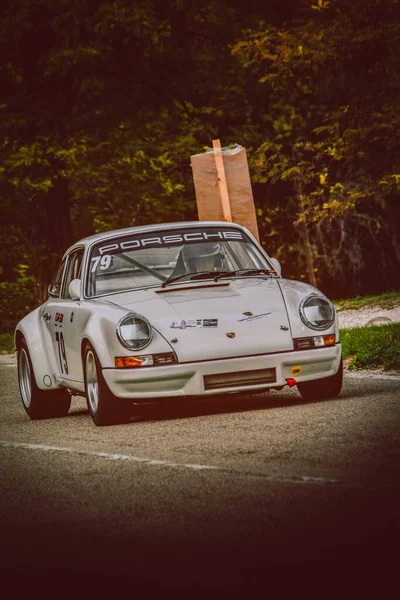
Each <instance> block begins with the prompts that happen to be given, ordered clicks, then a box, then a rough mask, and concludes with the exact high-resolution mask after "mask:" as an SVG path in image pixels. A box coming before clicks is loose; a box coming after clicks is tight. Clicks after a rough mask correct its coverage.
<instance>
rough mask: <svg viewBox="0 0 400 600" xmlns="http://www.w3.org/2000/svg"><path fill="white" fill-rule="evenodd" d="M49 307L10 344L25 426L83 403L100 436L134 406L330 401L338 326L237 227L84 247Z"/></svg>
mask: <svg viewBox="0 0 400 600" xmlns="http://www.w3.org/2000/svg"><path fill="white" fill-rule="evenodd" d="M48 291H49V298H48V300H47V301H46V302H45V303H44V304H42V305H41V306H39V307H38V308H36V309H35V310H33V311H32V312H31V313H29V314H28V315H27V316H26V317H24V318H23V319H22V320H21V321H20V322H19V323H18V325H17V327H16V331H15V346H16V349H17V357H18V379H19V387H20V391H21V397H22V401H23V405H24V408H25V410H26V412H27V413H28V415H29V416H30V417H31V419H43V418H49V417H56V416H63V415H66V414H67V412H68V410H69V407H70V403H71V395H76V394H84V395H85V396H86V398H87V405H88V409H89V412H90V414H91V417H92V419H93V421H94V423H95V424H96V425H108V424H113V423H121V422H124V421H126V420H129V417H130V416H131V413H132V408H133V404H134V403H143V402H154V401H155V400H161V399H167V398H177V397H187V398H190V397H194V396H208V395H211V394H216V393H218V394H222V393H224V394H225V393H226V394H228V393H233V392H249V391H253V392H259V391H260V390H265V389H268V388H273V389H282V388H283V387H284V386H289V387H292V386H294V385H297V388H298V390H299V392H300V394H301V395H302V396H303V398H305V399H310V400H315V399H323V398H329V397H335V396H337V395H338V394H339V393H340V390H341V387H342V379H343V365H342V358H341V354H342V352H341V344H340V342H339V328H338V319H337V316H336V313H335V309H334V307H333V305H332V303H331V302H330V301H329V300H328V299H327V298H326V297H325V296H324V294H322V293H321V292H319V291H318V290H317V289H315V288H314V287H312V286H310V285H307V284H305V283H300V282H297V281H290V280H287V279H283V278H282V277H281V273H280V265H279V263H278V261H277V260H275V259H273V258H270V257H269V256H268V254H267V253H266V252H265V251H264V250H263V248H262V247H261V246H260V244H259V243H258V242H257V241H256V240H255V238H254V237H253V236H252V235H251V234H250V233H249V232H248V231H247V229H245V228H244V227H242V226H241V225H237V224H234V223H226V222H190V223H172V224H163V225H151V226H144V227H134V228H130V229H123V230H119V231H108V232H105V233H101V234H98V235H94V236H91V237H88V238H86V239H84V240H81V241H79V242H77V243H76V244H74V245H73V246H72V247H71V248H69V249H68V250H67V252H66V253H65V255H64V258H63V259H62V261H61V264H60V266H59V268H58V270H57V272H56V275H55V277H54V281H53V282H52V283H51V284H50V286H49V290H48Z"/></svg>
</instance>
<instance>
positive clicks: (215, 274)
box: [161, 271, 236, 288]
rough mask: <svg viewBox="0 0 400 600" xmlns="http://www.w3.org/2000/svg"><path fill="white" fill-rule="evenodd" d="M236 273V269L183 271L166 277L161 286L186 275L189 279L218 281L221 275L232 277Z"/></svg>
mask: <svg viewBox="0 0 400 600" xmlns="http://www.w3.org/2000/svg"><path fill="white" fill-rule="evenodd" d="M235 275H236V271H205V272H204V273H183V274H182V275H176V276H175V277H171V279H166V280H165V281H164V282H163V283H162V284H161V287H163V288H164V287H165V286H167V285H168V284H170V283H174V281H179V279H183V278H185V277H188V278H189V279H190V281H195V280H196V279H213V280H214V281H219V279H221V278H222V277H234V276H235Z"/></svg>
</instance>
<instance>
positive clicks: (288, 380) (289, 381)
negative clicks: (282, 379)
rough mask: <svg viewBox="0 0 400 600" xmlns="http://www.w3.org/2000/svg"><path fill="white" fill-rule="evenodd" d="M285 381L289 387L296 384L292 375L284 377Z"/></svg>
mask: <svg viewBox="0 0 400 600" xmlns="http://www.w3.org/2000/svg"><path fill="white" fill-rule="evenodd" d="M286 382H287V384H288V386H289V387H293V386H294V385H296V384H297V382H296V380H295V379H293V378H292V377H289V378H288V379H286Z"/></svg>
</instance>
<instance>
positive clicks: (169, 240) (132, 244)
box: [98, 230, 248, 255]
mask: <svg viewBox="0 0 400 600" xmlns="http://www.w3.org/2000/svg"><path fill="white" fill-rule="evenodd" d="M217 240H241V241H248V240H247V238H246V237H245V236H244V235H243V233H242V232H241V231H233V230H231V231H218V230H216V231H215V230H209V231H190V232H187V233H176V234H173V235H160V236H156V237H154V236H152V237H144V236H135V237H134V238H133V239H130V240H126V239H125V240H123V241H120V242H114V243H112V244H107V245H106V246H101V247H99V248H98V252H99V253H100V254H101V255H103V254H105V253H110V252H124V251H127V250H138V249H142V248H159V247H160V246H171V245H173V244H195V243H198V242H215V241H217Z"/></svg>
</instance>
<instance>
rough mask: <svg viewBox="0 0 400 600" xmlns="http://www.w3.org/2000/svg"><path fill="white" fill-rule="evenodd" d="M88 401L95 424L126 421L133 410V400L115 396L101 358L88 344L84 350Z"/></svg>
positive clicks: (113, 423)
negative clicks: (108, 384) (109, 385)
mask: <svg viewBox="0 0 400 600" xmlns="http://www.w3.org/2000/svg"><path fill="white" fill-rule="evenodd" d="M84 371H85V389H86V402H87V406H88V409H89V413H90V416H91V417H92V421H93V423H94V424H95V425H98V426H102V425H116V424H117V423H126V422H127V421H128V420H129V417H130V416H131V412H132V402H130V401H129V400H121V399H120V398H117V397H116V396H114V394H112V393H111V391H110V390H109V388H108V386H107V383H106V382H105V380H104V377H103V374H102V371H101V366H100V362H99V359H98V358H97V356H96V353H95V351H94V349H93V348H92V346H91V345H90V344H88V345H87V346H86V348H85V352H84Z"/></svg>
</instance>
